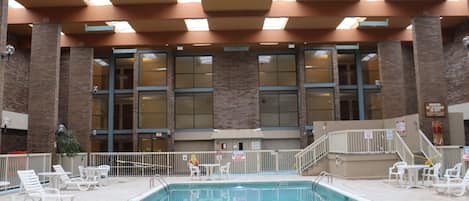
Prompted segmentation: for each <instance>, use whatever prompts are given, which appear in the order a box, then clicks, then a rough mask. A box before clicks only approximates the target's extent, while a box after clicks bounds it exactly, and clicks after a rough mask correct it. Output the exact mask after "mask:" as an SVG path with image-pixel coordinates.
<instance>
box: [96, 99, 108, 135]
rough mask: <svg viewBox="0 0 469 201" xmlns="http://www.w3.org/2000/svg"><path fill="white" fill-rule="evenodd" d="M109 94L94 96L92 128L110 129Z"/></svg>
mask: <svg viewBox="0 0 469 201" xmlns="http://www.w3.org/2000/svg"><path fill="white" fill-rule="evenodd" d="M107 123H108V95H95V96H93V110H92V128H93V129H108V127H107Z"/></svg>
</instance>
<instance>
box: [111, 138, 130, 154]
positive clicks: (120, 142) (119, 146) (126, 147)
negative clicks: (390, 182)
mask: <svg viewBox="0 0 469 201" xmlns="http://www.w3.org/2000/svg"><path fill="white" fill-rule="evenodd" d="M113 145H114V152H131V151H133V149H132V146H133V143H132V135H130V134H122V135H114V143H113Z"/></svg>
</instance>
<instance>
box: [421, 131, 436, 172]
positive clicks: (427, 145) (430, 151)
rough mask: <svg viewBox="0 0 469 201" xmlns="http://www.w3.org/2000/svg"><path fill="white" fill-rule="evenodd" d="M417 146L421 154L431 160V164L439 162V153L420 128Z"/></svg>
mask: <svg viewBox="0 0 469 201" xmlns="http://www.w3.org/2000/svg"><path fill="white" fill-rule="evenodd" d="M419 146H420V151H421V152H422V153H423V155H425V157H426V158H427V159H429V160H430V161H432V163H433V164H435V163H439V162H441V153H440V152H439V151H438V150H437V149H436V147H435V146H433V144H432V143H431V142H430V140H428V138H427V136H426V135H425V134H424V133H423V132H422V130H419Z"/></svg>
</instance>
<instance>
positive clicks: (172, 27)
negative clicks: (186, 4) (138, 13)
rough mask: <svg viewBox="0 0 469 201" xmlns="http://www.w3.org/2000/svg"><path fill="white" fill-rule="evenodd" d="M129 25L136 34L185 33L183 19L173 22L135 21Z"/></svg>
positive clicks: (185, 28)
mask: <svg viewBox="0 0 469 201" xmlns="http://www.w3.org/2000/svg"><path fill="white" fill-rule="evenodd" d="M129 24H130V25H131V26H132V27H133V28H134V29H135V31H136V32H163V31H187V27H186V24H185V23H184V20H183V19H174V20H137V21H131V22H129Z"/></svg>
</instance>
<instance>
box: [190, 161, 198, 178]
mask: <svg viewBox="0 0 469 201" xmlns="http://www.w3.org/2000/svg"><path fill="white" fill-rule="evenodd" d="M189 171H190V173H191V179H192V178H194V176H196V177H198V178H200V168H199V167H198V166H195V165H194V164H192V163H189Z"/></svg>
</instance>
